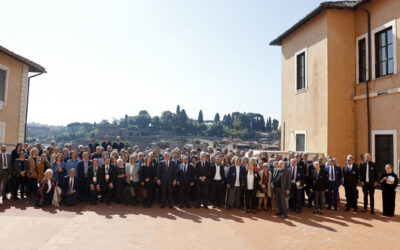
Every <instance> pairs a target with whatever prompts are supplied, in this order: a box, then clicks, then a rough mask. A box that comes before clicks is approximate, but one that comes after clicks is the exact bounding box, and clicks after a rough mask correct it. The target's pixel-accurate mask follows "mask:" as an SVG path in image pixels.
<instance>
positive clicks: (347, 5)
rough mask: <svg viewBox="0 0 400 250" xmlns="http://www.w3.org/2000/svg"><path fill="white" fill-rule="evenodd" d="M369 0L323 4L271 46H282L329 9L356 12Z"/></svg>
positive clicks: (271, 43)
mask: <svg viewBox="0 0 400 250" xmlns="http://www.w3.org/2000/svg"><path fill="white" fill-rule="evenodd" d="M367 2H369V0H358V1H329V2H323V3H321V4H320V5H319V6H318V7H317V8H316V9H314V10H313V11H311V12H310V13H309V14H308V15H307V16H305V17H304V18H303V19H301V20H300V21H298V22H297V23H296V24H295V25H293V26H292V27H291V28H290V29H288V30H286V31H285V32H284V33H283V34H282V35H280V36H278V37H277V38H276V39H275V40H273V41H272V42H270V44H269V45H282V41H283V39H285V38H286V37H288V36H289V35H290V34H292V33H293V32H295V31H296V30H297V29H298V28H300V27H301V26H303V25H304V24H306V23H307V22H308V21H310V20H311V19H312V18H314V17H316V16H317V15H318V14H320V13H321V12H322V11H324V10H327V9H350V10H355V9H357V8H358V6H360V5H361V4H364V3H367Z"/></svg>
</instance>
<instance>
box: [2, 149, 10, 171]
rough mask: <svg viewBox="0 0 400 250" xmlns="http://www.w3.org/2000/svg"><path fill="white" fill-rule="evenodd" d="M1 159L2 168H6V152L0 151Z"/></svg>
mask: <svg viewBox="0 0 400 250" xmlns="http://www.w3.org/2000/svg"><path fill="white" fill-rule="evenodd" d="M1 159H2V161H3V169H8V166H7V155H6V153H1Z"/></svg>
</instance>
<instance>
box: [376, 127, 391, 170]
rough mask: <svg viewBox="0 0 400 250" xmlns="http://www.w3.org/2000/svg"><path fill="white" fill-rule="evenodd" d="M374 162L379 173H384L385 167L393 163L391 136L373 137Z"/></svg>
mask: <svg viewBox="0 0 400 250" xmlns="http://www.w3.org/2000/svg"><path fill="white" fill-rule="evenodd" d="M375 161H376V165H377V166H378V169H379V173H380V174H381V173H382V172H383V171H385V165H386V164H388V163H390V164H392V166H394V162H393V135H375Z"/></svg>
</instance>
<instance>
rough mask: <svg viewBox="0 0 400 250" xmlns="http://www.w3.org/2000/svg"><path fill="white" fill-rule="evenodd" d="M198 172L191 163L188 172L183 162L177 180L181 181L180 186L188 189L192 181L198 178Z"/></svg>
mask: <svg viewBox="0 0 400 250" xmlns="http://www.w3.org/2000/svg"><path fill="white" fill-rule="evenodd" d="M195 175H196V172H195V169H194V167H193V165H192V164H191V163H189V164H188V166H187V169H186V172H185V164H184V163H181V164H180V165H179V169H178V175H177V181H178V182H179V186H180V187H181V188H182V189H184V190H187V189H189V187H190V183H191V182H193V183H194V181H195V180H196V176H195Z"/></svg>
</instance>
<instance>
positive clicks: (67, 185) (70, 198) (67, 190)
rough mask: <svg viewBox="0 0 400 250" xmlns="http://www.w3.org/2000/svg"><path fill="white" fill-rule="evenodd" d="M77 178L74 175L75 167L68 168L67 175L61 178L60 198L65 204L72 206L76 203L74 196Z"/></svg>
mask: <svg viewBox="0 0 400 250" xmlns="http://www.w3.org/2000/svg"><path fill="white" fill-rule="evenodd" d="M78 186H79V182H78V178H76V177H75V169H74V168H71V169H70V170H69V175H67V176H65V177H64V178H63V182H62V188H61V189H62V199H63V202H64V204H65V205H67V206H74V205H75V204H76V197H77V193H78V190H79V187H78Z"/></svg>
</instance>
